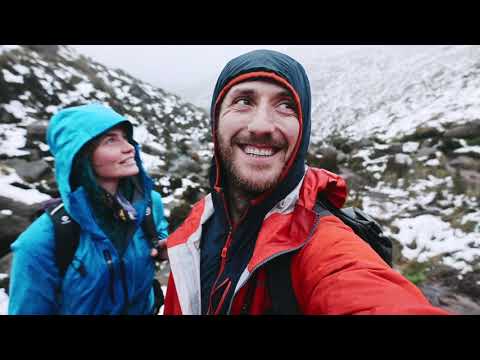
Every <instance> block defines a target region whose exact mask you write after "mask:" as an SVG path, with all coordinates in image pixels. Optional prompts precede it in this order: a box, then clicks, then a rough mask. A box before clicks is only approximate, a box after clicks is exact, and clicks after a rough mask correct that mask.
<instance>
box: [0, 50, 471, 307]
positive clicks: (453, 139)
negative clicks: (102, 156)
mask: <svg viewBox="0 0 480 360" xmlns="http://www.w3.org/2000/svg"><path fill="white" fill-rule="evenodd" d="M292 55H294V57H297V58H298V59H299V60H300V61H302V63H304V64H305V67H306V69H307V72H308V74H309V76H310V79H311V85H312V97H313V107H312V109H313V121H312V144H311V147H310V153H309V158H308V162H309V164H310V165H313V166H319V167H324V168H326V169H329V170H332V171H334V172H337V173H340V174H341V175H343V176H344V177H345V178H346V180H347V183H348V185H349V188H350V192H349V196H350V198H349V201H348V205H354V206H357V207H360V208H362V209H363V210H364V211H366V212H367V213H369V214H371V215H372V216H374V217H376V218H377V219H378V220H379V222H380V223H381V224H382V225H383V226H384V228H385V232H386V233H387V234H388V235H389V236H390V237H391V238H392V239H393V240H394V241H395V248H396V250H397V251H396V257H395V268H396V269H397V270H398V271H400V272H402V273H403V274H404V275H406V276H407V277H408V278H409V279H410V280H411V281H413V282H414V283H416V284H417V285H419V287H420V288H421V289H422V290H423V292H424V293H425V294H426V295H427V296H428V298H429V299H430V300H431V301H432V302H433V303H434V304H436V305H439V306H442V307H445V308H447V309H450V310H453V311H457V312H460V313H465V314H467V313H476V314H480V290H479V289H480V286H479V284H480V263H479V259H480V210H479V209H480V207H479V205H480V204H479V199H480V102H479V101H478V100H479V99H480V47H478V46H427V47H409V46H398V47H381V48H380V47H368V48H366V49H363V50H362V49H361V50H356V51H355V52H351V53H348V54H345V55H342V56H336V57H333V58H325V57H324V56H323V55H322V56H320V55H318V56H317V55H316V54H315V51H309V52H308V54H295V53H294V52H293V51H292ZM193 85H194V86H196V85H195V84H193ZM203 93H205V91H204V92H203ZM92 100H95V101H100V102H105V103H108V104H109V105H110V106H112V107H113V108H115V109H116V110H117V111H119V112H121V113H124V114H127V115H128V116H129V118H130V119H131V120H132V122H133V123H134V124H135V127H136V130H135V131H136V136H135V137H136V139H137V141H138V142H139V143H140V144H142V156H143V158H144V160H145V161H146V163H147V168H148V170H149V172H150V173H151V174H152V175H153V177H154V179H155V181H156V186H157V189H158V190H159V191H160V192H161V193H162V194H163V196H164V200H165V207H166V210H167V214H168V216H169V220H170V224H171V228H172V229H174V228H175V227H176V226H177V225H178V224H179V222H180V221H181V220H182V219H183V218H184V216H185V215H186V213H187V211H188V210H189V208H190V206H191V204H192V203H193V202H195V201H196V200H197V199H198V198H199V196H201V195H202V193H203V192H205V191H206V185H207V184H206V171H207V167H208V165H209V161H210V156H211V150H212V145H211V139H210V132H209V125H208V119H207V117H208V116H207V114H206V112H205V110H202V109H200V108H197V107H195V106H194V105H191V104H188V103H186V102H185V101H182V99H181V98H179V97H178V96H175V95H173V94H169V93H167V92H165V91H163V90H161V89H158V88H155V87H153V86H151V85H149V84H147V83H144V82H142V81H139V80H138V79H135V78H132V77H131V76H129V75H128V74H126V73H125V72H123V71H121V70H113V69H109V68H107V67H105V66H103V65H101V64H98V63H95V62H94V61H91V60H90V59H87V58H85V57H83V56H81V55H79V54H77V53H75V52H74V51H73V50H72V49H71V48H68V47H64V46H0V247H3V251H4V252H5V249H6V247H7V245H8V244H9V243H10V242H11V241H12V240H13V239H15V237H16V236H17V235H18V234H19V233H20V232H21V231H22V230H23V229H24V228H25V227H26V226H28V224H29V223H30V222H31V216H32V214H33V212H34V210H35V209H36V207H37V204H38V203H39V202H40V201H42V200H44V199H47V198H49V197H50V196H56V194H57V193H56V186H55V183H54V179H53V170H52V165H53V159H52V158H51V157H50V154H49V152H48V146H47V145H46V144H45V129H46V125H47V123H48V119H49V118H50V117H51V115H52V114H53V113H54V112H55V111H56V110H58V109H59V108H61V107H64V106H68V105H74V104H80V103H84V102H87V101H92ZM205 104H206V102H205ZM205 104H203V103H202V104H200V105H202V106H206V105H205ZM0 251H1V249H0ZM7 263H8V261H7ZM6 268H8V266H6ZM2 272H3V273H5V272H6V270H5V269H4V268H2V264H1V262H0V274H1V273H2ZM7 280H8V278H7ZM2 281H5V277H0V288H1V287H2V286H1V285H2V284H1V282H2Z"/></svg>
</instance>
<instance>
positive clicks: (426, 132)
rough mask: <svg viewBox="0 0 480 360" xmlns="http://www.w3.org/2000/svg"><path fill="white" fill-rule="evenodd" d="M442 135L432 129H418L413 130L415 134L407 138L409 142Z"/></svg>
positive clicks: (427, 127)
mask: <svg viewBox="0 0 480 360" xmlns="http://www.w3.org/2000/svg"><path fill="white" fill-rule="evenodd" d="M441 135H442V133H441V132H440V131H439V130H438V129H436V128H434V127H429V126H426V127H418V128H417V129H416V130H415V133H413V135H411V136H410V137H409V139H411V140H424V139H430V138H438V137H440V136H441Z"/></svg>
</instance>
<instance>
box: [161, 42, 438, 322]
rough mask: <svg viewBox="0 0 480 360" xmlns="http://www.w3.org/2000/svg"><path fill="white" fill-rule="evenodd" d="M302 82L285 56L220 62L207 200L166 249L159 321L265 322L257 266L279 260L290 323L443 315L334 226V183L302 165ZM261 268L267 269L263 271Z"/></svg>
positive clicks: (263, 54) (338, 186)
mask: <svg viewBox="0 0 480 360" xmlns="http://www.w3.org/2000/svg"><path fill="white" fill-rule="evenodd" d="M310 102H311V95H310V85H309V81H308V77H307V75H306V73H305V70H304V69H303V67H302V66H301V65H300V64H299V63H298V62H297V61H295V60H294V59H292V58H290V57H289V56H286V55H284V54H281V53H278V52H275V51H269V50H257V51H253V52H250V53H247V54H244V55H242V56H240V57H237V58H235V59H233V60H231V61H230V62H229V63H228V64H227V65H226V66H225V68H224V69H223V71H222V73H221V74H220V76H219V79H218V81H217V84H216V87H215V90H214V96H213V99H212V105H211V119H212V133H213V139H214V145H215V153H214V157H213V161H212V168H211V172H210V183H211V188H212V192H211V193H210V194H209V195H207V196H206V197H205V198H203V199H202V200H200V201H199V202H198V203H197V204H195V205H194V207H193V209H192V211H191V213H190V214H189V216H188V218H187V219H186V220H185V222H184V223H183V224H182V225H181V226H180V227H179V228H178V229H177V231H176V232H174V233H173V234H172V235H171V236H170V237H169V238H168V240H167V247H168V255H169V259H170V268H171V276H170V279H169V284H168V288H167V295H166V299H165V310H164V314H166V315H170V314H185V315H186V314H194V315H199V314H209V315H218V314H275V313H282V309H279V308H278V307H275V306H274V304H275V302H276V300H278V299H275V298H274V296H271V292H270V291H269V288H271V287H269V283H268V281H267V279H270V278H271V277H268V276H267V273H268V271H269V270H268V269H269V267H270V266H272V264H274V263H276V262H278V261H280V260H282V259H285V258H286V257H287V256H288V259H289V260H288V261H287V262H284V266H285V267H288V270H289V274H290V280H291V284H290V285H289V284H285V286H291V288H292V289H293V293H294V296H295V301H296V308H297V309H298V311H297V313H300V314H446V312H445V311H443V310H441V309H439V308H436V307H433V306H432V305H431V304H430V303H429V302H428V301H427V300H426V298H425V297H424V296H423V295H422V293H421V292H420V291H419V290H418V289H417V288H416V287H415V286H414V285H413V284H412V283H410V282H409V281H408V280H407V279H405V278H404V277H403V276H401V275H400V274H399V273H398V272H397V271H395V270H393V269H392V268H390V267H389V266H388V265H387V263H385V262H384V261H383V260H382V259H381V258H380V256H379V255H377V253H376V252H375V251H374V250H372V248H370V246H369V245H368V244H367V243H366V242H365V241H363V240H362V239H360V238H359V237H358V236H357V235H355V233H354V232H353V231H352V230H351V229H350V228H349V227H348V226H346V225H345V224H344V223H343V222H342V221H340V220H339V219H338V218H337V217H335V216H332V215H327V216H320V214H319V212H318V211H317V210H316V209H317V208H316V207H315V204H316V199H317V195H318V194H320V193H322V194H324V195H325V196H326V197H327V198H328V200H329V201H330V202H331V203H332V204H333V205H335V206H336V207H341V206H342V205H343V204H344V202H345V199H346V195H347V191H346V184H345V181H344V180H343V179H342V178H341V177H339V176H338V175H335V174H333V173H331V172H328V171H326V170H322V169H315V168H311V167H308V166H306V165H305V157H306V154H307V150H308V145H309V141H310ZM270 271H272V270H270Z"/></svg>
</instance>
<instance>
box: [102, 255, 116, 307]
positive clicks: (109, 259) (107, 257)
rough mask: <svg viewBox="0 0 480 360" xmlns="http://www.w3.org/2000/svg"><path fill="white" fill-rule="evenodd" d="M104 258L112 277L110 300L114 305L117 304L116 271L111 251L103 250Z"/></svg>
mask: <svg viewBox="0 0 480 360" xmlns="http://www.w3.org/2000/svg"><path fill="white" fill-rule="evenodd" d="M103 256H104V258H105V261H106V262H107V267H108V273H109V277H110V286H109V288H110V298H111V300H112V303H115V269H114V268H113V261H112V255H111V254H110V251H108V250H103Z"/></svg>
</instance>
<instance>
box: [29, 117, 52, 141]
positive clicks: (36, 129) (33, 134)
mask: <svg viewBox="0 0 480 360" xmlns="http://www.w3.org/2000/svg"><path fill="white" fill-rule="evenodd" d="M47 127H48V122H47V121H37V122H35V123H33V124H31V125H29V126H28V127H27V138H28V140H30V141H35V140H38V141H41V142H43V143H46V141H47V140H46V137H47Z"/></svg>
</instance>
